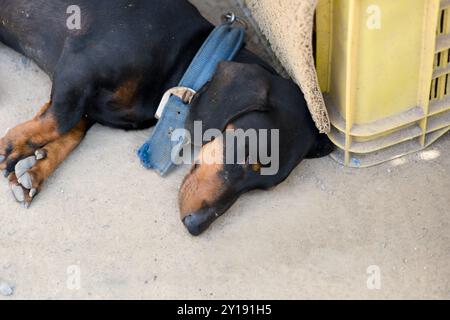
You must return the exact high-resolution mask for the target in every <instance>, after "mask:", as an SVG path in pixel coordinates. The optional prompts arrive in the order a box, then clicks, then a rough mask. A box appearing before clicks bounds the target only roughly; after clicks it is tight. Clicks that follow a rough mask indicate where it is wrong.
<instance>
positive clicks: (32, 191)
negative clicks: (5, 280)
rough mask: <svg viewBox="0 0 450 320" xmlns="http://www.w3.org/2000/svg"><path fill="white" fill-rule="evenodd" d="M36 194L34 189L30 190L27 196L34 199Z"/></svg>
mask: <svg viewBox="0 0 450 320" xmlns="http://www.w3.org/2000/svg"><path fill="white" fill-rule="evenodd" d="M36 193H37V190H36V189H35V188H33V189H31V190H30V194H29V196H30V198H34V196H35V195H36Z"/></svg>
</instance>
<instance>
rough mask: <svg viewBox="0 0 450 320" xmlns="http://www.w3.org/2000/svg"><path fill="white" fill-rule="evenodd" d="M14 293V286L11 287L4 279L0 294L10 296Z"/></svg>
mask: <svg viewBox="0 0 450 320" xmlns="http://www.w3.org/2000/svg"><path fill="white" fill-rule="evenodd" d="M13 293H14V289H13V287H11V286H10V285H9V284H7V283H6V282H4V281H0V294H1V295H3V296H5V297H9V296H12V295H13Z"/></svg>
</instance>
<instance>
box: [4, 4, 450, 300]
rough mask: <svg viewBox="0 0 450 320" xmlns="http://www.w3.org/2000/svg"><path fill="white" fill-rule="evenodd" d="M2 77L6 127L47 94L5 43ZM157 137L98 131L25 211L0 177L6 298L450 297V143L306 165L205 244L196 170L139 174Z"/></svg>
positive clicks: (248, 201) (248, 203)
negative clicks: (186, 201)
mask: <svg viewBox="0 0 450 320" xmlns="http://www.w3.org/2000/svg"><path fill="white" fill-rule="evenodd" d="M197 2H199V3H201V1H197ZM203 3H205V2H204V1H203ZM214 8H215V7H214ZM210 14H211V13H210ZM0 72H1V77H0V130H1V131H3V130H6V129H7V128H8V127H11V126H14V125H16V124H18V123H20V122H22V121H25V120H27V119H29V118H30V117H31V116H32V115H33V114H34V113H35V112H36V110H37V108H38V107H39V106H41V105H42V104H43V103H44V102H46V101H47V100H48V96H49V90H50V85H51V84H50V81H49V79H48V78H47V77H46V76H45V75H44V74H43V73H42V72H41V71H40V70H38V69H37V67H36V66H35V65H33V64H32V63H30V62H29V61H27V60H25V59H23V58H22V57H20V56H18V55H17V54H15V53H13V52H11V51H10V50H9V49H7V48H5V47H3V46H0ZM148 135H149V131H148V130H147V131H142V132H130V133H125V132H122V131H118V130H111V129H108V128H104V127H101V126H95V127H94V128H93V129H92V130H91V131H90V133H89V134H88V136H87V138H86V140H85V141H84V142H83V144H82V145H81V147H80V148H79V149H77V151H76V152H75V153H74V154H73V155H72V156H71V157H70V159H69V160H67V161H66V162H65V163H64V164H63V165H62V166H61V167H60V169H59V170H58V171H57V172H56V174H55V175H54V176H53V177H52V178H51V179H50V180H49V181H47V183H46V185H45V189H44V190H43V192H42V193H41V194H40V195H39V197H38V198H37V199H36V202H35V203H34V204H33V205H32V207H31V208H30V209H28V210H25V209H22V208H20V207H19V206H18V205H17V203H16V202H15V201H14V200H13V198H12V196H11V194H10V191H9V190H8V187H7V184H6V181H3V182H1V181H0V182H1V183H0V300H1V299H22V298H26V299H30V298H31V299H65V298H68V299H78V298H80V299H89V298H95V299H107V298H112V299H119V298H125V299H134V298H136V299H142V298H146V299H166V298H171V299H187V298H190V299H192V298H193V299H240V298H250V299H300V298H306V299H310V298H325V299H330V298H345V299H347V298H356V299H366V298H444V299H449V298H450V268H449V265H450V209H449V205H450V200H449V199H450V198H449V190H450V179H449V174H450V135H448V134H447V135H446V136H444V137H443V138H442V139H441V140H440V141H439V142H438V143H436V144H435V145H433V146H432V147H431V148H429V149H428V150H425V151H423V152H420V153H418V154H413V155H410V156H407V157H405V158H402V159H399V160H396V161H393V162H391V163H387V164H384V165H381V166H378V167H375V168H370V169H365V170H355V169H347V168H343V167H341V166H339V165H338V164H337V163H335V162H334V161H333V160H331V159H330V158H325V159H321V160H311V161H305V162H303V163H302V164H301V165H300V166H299V167H298V168H297V169H296V170H295V172H294V173H293V174H292V175H291V176H290V178H289V179H288V180H287V181H286V182H285V183H283V184H282V185H280V186H278V187H277V188H275V189H274V190H273V191H271V192H259V191H258V192H252V193H250V194H247V195H245V196H243V197H242V198H241V199H240V200H239V202H238V203H237V204H236V205H235V206H234V207H233V208H232V209H231V210H230V211H229V212H228V213H227V214H226V215H225V216H224V217H222V218H221V219H219V221H218V222H217V223H215V224H214V225H213V227H212V228H211V229H210V230H209V231H208V232H207V233H206V234H204V235H203V236H201V237H199V238H193V237H191V236H189V235H188V233H187V232H186V231H185V229H184V227H183V226H182V224H181V222H180V221H179V218H178V208H177V191H178V186H179V185H180V183H181V180H182V178H183V176H184V174H185V173H186V170H188V168H182V169H180V170H178V171H177V172H175V173H174V174H173V175H171V176H170V177H169V178H166V179H162V178H160V177H159V176H158V175H156V174H155V173H153V172H150V171H146V170H144V169H143V168H142V167H141V166H140V164H139V161H138V159H137V157H136V155H135V153H136V149H137V148H138V147H139V146H140V145H141V144H142V142H143V141H144V140H145V139H146V138H147V137H148ZM371 266H372V267H371ZM373 266H375V267H373ZM368 270H369V271H372V270H375V271H376V276H378V275H379V277H375V278H376V279H379V280H380V282H379V285H380V286H379V287H378V288H379V289H378V290H371V289H374V288H373V286H372V285H369V286H368V285H367V283H368V279H369V278H373V277H371V276H370V275H369V274H368V273H367V271H368ZM375 282H376V281H375ZM369 283H370V284H372V282H371V281H369ZM7 285H9V286H10V287H11V288H12V289H13V293H12V295H11V296H9V297H6V296H4V295H2V294H1V292H3V293H5V292H6V291H7V290H6V289H7V288H8V287H7ZM5 288H6V289H5Z"/></svg>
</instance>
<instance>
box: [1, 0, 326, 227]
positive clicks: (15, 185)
mask: <svg viewBox="0 0 450 320" xmlns="http://www.w3.org/2000/svg"><path fill="white" fill-rule="evenodd" d="M74 4H75V5H78V6H79V7H80V8H81V29H76V30H69V28H68V27H67V18H68V14H67V8H68V7H69V6H70V5H74ZM212 29H213V26H212V25H211V24H210V23H209V22H207V21H206V20H205V19H204V18H203V17H202V16H201V15H200V14H199V12H198V11H197V9H196V8H195V7H193V6H192V5H191V4H190V3H189V2H188V1H187V0H151V1H148V0H97V1H89V0H76V1H73V0H0V42H2V43H3V44H5V45H7V46H9V47H11V48H13V49H14V50H16V51H18V52H20V53H22V54H23V55H25V56H27V57H29V58H31V59H32V60H34V61H35V62H36V63H37V64H38V65H39V66H40V67H41V68H42V69H43V70H44V71H45V72H46V73H48V74H49V75H50V77H51V78H52V81H53V88H52V92H51V97H50V101H49V102H48V103H47V104H46V105H45V106H43V107H42V109H41V110H40V111H39V112H38V114H37V115H36V116H35V117H34V118H33V119H32V120H30V121H28V122H26V123H23V124H21V125H19V126H17V127H15V128H13V129H11V130H10V131H9V132H8V133H7V134H6V136H5V137H3V138H2V139H1V140H0V169H1V170H4V172H5V175H6V177H8V179H9V182H10V186H11V188H12V190H13V192H14V195H15V196H16V199H17V200H18V201H19V202H22V203H23V204H25V205H29V204H30V203H31V201H32V200H33V198H34V197H35V196H36V194H37V193H38V192H39V191H41V188H42V184H43V182H44V180H45V179H47V178H48V177H49V176H50V175H51V174H52V173H53V172H54V171H55V170H56V168H57V167H58V165H59V164H60V163H61V162H62V161H64V159H65V158H66V157H67V156H68V155H69V154H70V153H71V152H72V151H73V150H74V149H75V148H76V147H77V146H78V144H79V143H80V142H81V140H82V139H83V137H84V136H85V134H86V132H87V130H88V129H89V128H90V127H91V126H92V125H93V124H94V123H100V124H103V125H106V126H110V127H114V128H120V129H125V130H137V129H143V128H148V127H150V126H152V125H154V124H155V122H156V121H155V119H154V114H155V111H156V107H157V106H158V103H159V101H160V99H161V97H162V95H163V93H164V92H165V91H166V90H167V89H169V88H171V87H174V86H176V85H177V84H178V82H179V80H180V79H181V77H182V75H183V73H184V72H185V71H186V69H187V67H188V65H189V64H190V62H191V61H192V59H193V57H194V55H195V54H196V52H197V51H198V50H199V48H200V46H201V45H202V44H203V42H204V40H205V39H206V37H207V36H208V35H209V33H210V32H211V31H212ZM231 98H232V99H231ZM230 103H231V105H230ZM193 120H201V121H203V124H204V127H205V128H206V129H208V128H218V129H220V130H225V129H226V128H228V129H230V128H240V129H244V130H246V129H279V130H280V170H279V172H278V174H276V175H273V176H263V175H261V174H260V167H259V166H255V165H253V166H250V165H219V164H206V163H200V164H197V165H195V166H194V167H193V168H192V170H191V172H190V173H189V175H188V176H187V177H186V179H185V181H184V182H183V185H182V187H181V191H180V196H179V198H180V210H181V218H182V220H183V222H184V224H185V225H186V227H187V228H188V230H189V231H190V232H191V233H192V234H194V235H198V234H200V233H201V232H202V231H204V230H205V229H206V228H207V227H208V226H209V225H210V224H211V223H212V222H213V221H214V220H215V219H216V218H217V217H218V216H220V215H222V214H223V213H224V212H225V211H226V210H227V209H228V208H229V207H230V206H231V205H232V204H233V203H234V202H235V201H236V200H237V198H238V197H239V196H240V195H241V194H243V193H245V192H247V191H250V190H253V189H258V188H259V189H268V188H270V187H273V186H275V185H277V184H279V183H281V182H282V181H283V180H284V179H286V177H287V176H288V175H289V174H290V172H291V171H292V170H293V169H294V168H295V167H296V166H297V165H298V164H299V163H300V161H302V160H303V159H304V158H314V157H320V156H325V155H327V154H328V153H330V152H331V150H332V146H331V143H330V142H329V140H328V139H327V138H326V136H324V135H319V133H318V131H317V129H316V128H315V126H314V123H313V121H312V119H311V116H310V114H309V112H308V109H307V106H306V102H305V99H304V97H303V94H302V92H301V91H300V90H299V89H298V87H297V86H296V85H295V84H294V83H293V82H291V81H288V80H285V79H283V78H281V77H280V76H278V75H277V74H275V72H274V71H273V70H272V69H271V68H270V67H268V66H267V65H266V64H265V63H264V62H262V60H260V59H259V58H258V57H257V56H255V55H254V54H253V53H251V52H249V51H247V50H245V49H244V50H242V51H241V52H240V53H239V54H238V56H237V58H236V59H235V62H228V63H222V64H221V65H220V66H219V67H218V69H217V71H216V74H215V76H214V78H213V79H212V81H210V83H208V84H207V85H206V86H205V87H204V88H203V89H202V90H201V92H200V93H199V94H198V95H197V96H196V98H195V100H194V103H193V107H192V113H191V115H190V122H192V121H193ZM188 126H189V123H188ZM225 144H226V142H225V143H223V142H220V141H219V139H215V140H213V141H211V142H209V143H206V144H205V145H204V146H203V149H202V152H203V153H214V154H215V156H217V155H219V156H221V157H223V154H224V148H225ZM33 155H36V158H37V161H36V162H35V163H34V162H33V161H32V163H31V164H30V163H28V164H23V163H22V164H20V162H21V161H23V160H24V159H27V158H28V159H29V157H30V156H33ZM18 163H19V165H17V164H18ZM17 168H19V169H20V170H18V169H17ZM17 171H20V172H17Z"/></svg>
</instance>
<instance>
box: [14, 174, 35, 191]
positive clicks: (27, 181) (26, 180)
mask: <svg viewBox="0 0 450 320" xmlns="http://www.w3.org/2000/svg"><path fill="white" fill-rule="evenodd" d="M17 181H18V182H19V183H20V184H21V185H22V186H23V187H24V188H26V189H28V190H30V189H32V188H33V180H32V179H31V175H30V174H29V173H28V172H25V173H24V174H23V175H22V176H21V177H20V178H19V179H18V180H17Z"/></svg>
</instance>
